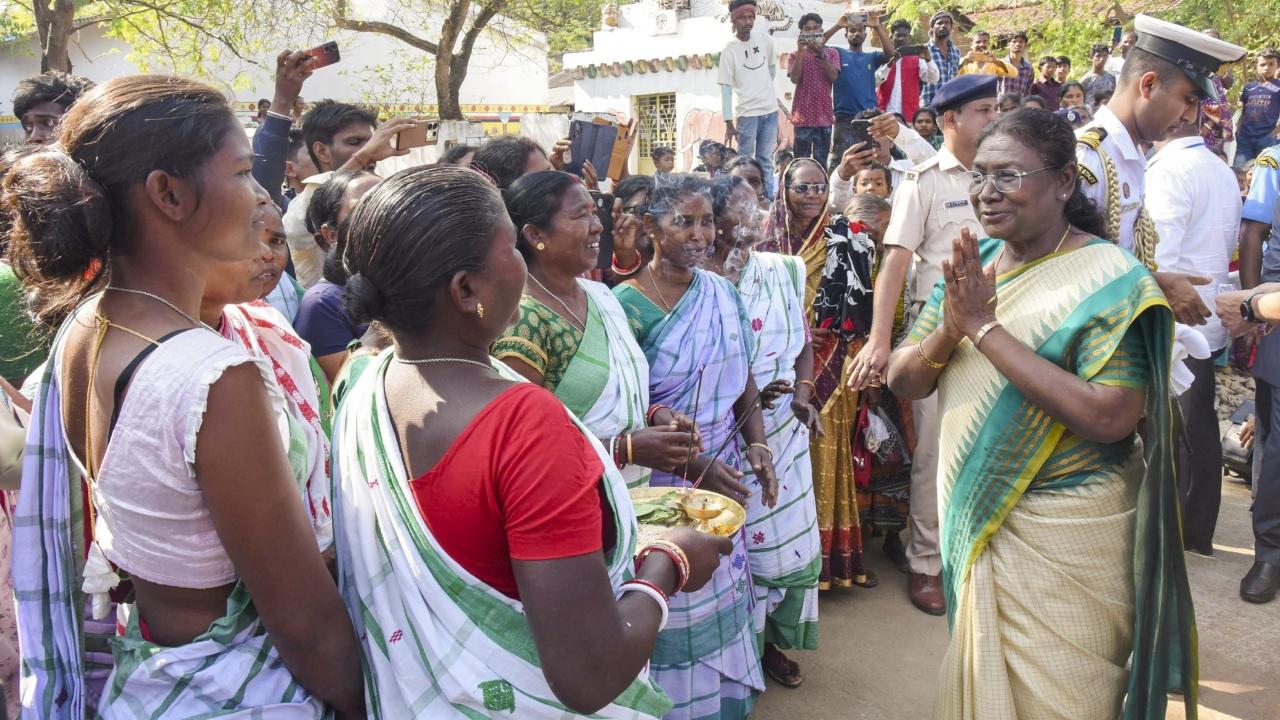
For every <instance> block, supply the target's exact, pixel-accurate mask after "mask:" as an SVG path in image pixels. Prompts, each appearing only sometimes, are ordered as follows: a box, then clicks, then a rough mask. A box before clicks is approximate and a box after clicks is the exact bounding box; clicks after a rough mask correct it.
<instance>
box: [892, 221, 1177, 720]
mask: <svg viewBox="0 0 1280 720" xmlns="http://www.w3.org/2000/svg"><path fill="white" fill-rule="evenodd" d="M1002 244H1003V243H1002V242H1001V241H998V240H991V239H988V240H985V241H983V243H982V246H981V254H982V260H983V263H984V264H987V263H990V262H991V261H992V260H993V259H994V258H995V257H996V255H997V254H998V252H999V251H1000V248H1001V246H1002ZM1068 255H1069V256H1070V258H1069V259H1068V258H1067V256H1068ZM1061 263H1071V264H1070V265H1069V266H1065V267H1064V266H1062V265H1061ZM1055 266H1056V267H1055ZM1037 271H1044V272H1049V273H1053V274H1054V277H1055V279H1056V280H1057V281H1059V282H1061V283H1062V284H1061V285H1060V286H1058V287H1056V288H1054V290H1055V291H1056V292H1057V293H1060V294H1058V295H1057V297H1055V298H1047V297H1045V296H1043V295H1041V296H1039V297H1037V298H1027V301H1029V302H1038V303H1040V304H1041V305H1043V303H1045V302H1046V301H1047V300H1056V301H1057V302H1058V307H1057V308H1052V309H1049V310H1047V311H1044V312H1036V313H1034V314H1035V315H1036V316H1037V318H1038V322H1040V323H1042V326H1041V327H1040V328H1038V332H1031V333H1029V334H1030V335H1032V336H1034V337H1036V338H1037V339H1038V340H1039V341H1038V342H1036V341H1034V340H1033V341H1032V342H1033V344H1034V346H1035V347H1036V352H1037V353H1038V354H1039V355H1040V356H1042V357H1045V358H1047V359H1049V360H1051V361H1053V362H1054V363H1055V364H1057V365H1058V366H1059V367H1072V366H1073V365H1074V367H1073V368H1072V369H1073V371H1074V372H1075V374H1077V375H1078V376H1079V377H1081V378H1083V379H1085V380H1089V379H1091V378H1094V377H1095V376H1097V375H1098V373H1099V371H1101V370H1102V368H1103V367H1104V366H1105V365H1106V364H1107V362H1108V360H1110V359H1111V357H1112V355H1113V354H1114V353H1115V351H1116V349H1117V348H1118V347H1119V346H1120V342H1121V340H1122V339H1123V338H1124V337H1125V334H1126V332H1128V330H1129V329H1130V328H1131V327H1133V328H1136V329H1137V330H1138V332H1139V333H1140V335H1141V340H1142V343H1143V345H1144V348H1145V350H1146V354H1147V357H1148V359H1149V361H1150V362H1151V367H1150V369H1149V370H1150V372H1149V384H1148V387H1147V397H1146V411H1145V417H1144V422H1143V425H1142V428H1141V434H1142V438H1143V448H1144V456H1145V457H1144V459H1145V461H1146V470H1145V472H1144V475H1143V479H1142V483H1141V486H1140V489H1139V493H1138V501H1137V520H1136V524H1135V533H1134V591H1135V592H1134V599H1135V633H1134V650H1133V655H1132V658H1131V672H1130V678H1129V683H1128V692H1127V699H1126V701H1125V710H1124V717H1125V718H1126V719H1131V718H1163V717H1164V713H1165V705H1166V703H1167V693H1168V691H1169V690H1171V689H1181V690H1183V692H1184V697H1185V700H1186V704H1187V707H1188V712H1189V713H1190V715H1189V716H1188V717H1194V714H1195V710H1194V708H1195V704H1196V685H1197V680H1198V678H1197V666H1196V630H1195V620H1194V611H1193V608H1192V603H1191V594H1190V587H1189V584H1188V582H1187V575H1186V567H1185V562H1184V559H1183V555H1182V541H1181V528H1180V525H1179V514H1178V507H1177V503H1178V500H1177V494H1176V488H1175V486H1174V482H1173V479H1174V473H1173V443H1172V437H1173V436H1172V429H1171V428H1172V404H1171V398H1170V390H1169V382H1168V379H1169V370H1170V364H1171V357H1172V354H1171V347H1172V342H1173V315H1172V312H1171V310H1170V308H1169V305H1168V303H1167V302H1166V300H1165V299H1164V295H1163V293H1162V292H1161V290H1160V288H1159V286H1158V285H1157V284H1156V282H1155V279H1154V278H1153V277H1152V276H1151V274H1150V273H1149V272H1147V270H1146V269H1145V268H1143V267H1142V265H1141V264H1139V263H1138V262H1137V260H1136V259H1134V258H1133V257H1132V256H1131V255H1130V254H1128V253H1126V252H1124V251H1122V250H1120V249H1118V248H1116V247H1115V246H1114V245H1112V244H1111V243H1108V242H1106V241H1105V240H1095V241H1094V242H1092V243H1090V244H1089V245H1087V246H1086V247H1085V248H1081V249H1079V250H1076V251H1073V252H1069V253H1058V254H1053V255H1050V256H1047V257H1046V258H1043V259H1041V260H1039V261H1037V262H1035V263H1031V264H1029V265H1027V266H1025V267H1023V268H1020V269H1018V270H1017V271H1014V272H1012V273H1008V274H1006V275H1002V276H1001V277H999V278H997V287H998V289H999V290H1000V291H1005V290H1007V289H1010V288H1011V287H1013V286H1014V285H1015V284H1016V283H1018V282H1019V281H1027V280H1029V279H1030V278H1031V277H1032V276H1031V274H1032V273H1035V272H1037ZM1040 279H1041V280H1043V279H1044V278H1043V277H1042V278H1040ZM1072 285H1074V286H1075V287H1071V286H1072ZM943 294H944V293H943V290H942V287H941V286H939V287H938V288H936V289H935V291H934V297H933V298H932V299H931V300H930V302H929V303H928V305H927V306H926V307H925V309H924V311H923V312H922V316H921V320H920V322H919V323H918V324H917V327H916V330H915V331H913V333H912V338H911V340H910V341H909V342H918V341H919V339H920V337H922V336H923V335H924V334H925V333H927V332H928V329H930V328H932V327H935V326H937V325H938V324H939V323H940V322H941V316H942V312H943V310H942V305H943V303H942V296H943ZM1001 294H1002V295H1003V294H1004V293H1003V292H1002V293H1001ZM1001 300H1002V306H1003V305H1004V303H1003V301H1004V297H1002V298H1001ZM997 312H998V315H1000V314H1001V313H1000V312H999V311H997ZM1015 312H1016V308H1015ZM1086 327H1089V328H1090V329H1091V331H1092V332H1091V333H1090V334H1089V337H1088V338H1086V339H1083V340H1082V330H1084V329H1085V328H1086ZM1015 334H1018V335H1020V339H1024V341H1026V339H1025V338H1023V337H1021V334H1020V333H1017V332H1015ZM1082 341H1083V342H1085V343H1087V346H1083V347H1082V346H1080V345H1079V343H1080V342H1082ZM966 346H967V347H966ZM965 351H969V352H972V353H974V354H976V350H974V349H973V348H972V347H971V346H970V345H969V344H968V343H967V342H966V343H965V344H964V345H962V347H961V350H960V351H959V352H958V353H957V355H958V356H960V354H961V353H964V352H965ZM979 357H980V356H979ZM982 362H985V359H982ZM956 365H957V363H956V362H955V359H953V361H952V367H951V368H949V370H951V371H954V370H955V369H956V368H955V366H956ZM997 377H998V376H997ZM945 382H946V380H945V379H944V380H943V381H942V382H941V383H940V385H945ZM984 390H985V395H986V400H987V402H988V403H989V410H988V411H987V412H985V413H981V416H980V417H972V418H963V417H961V418H959V419H960V421H961V422H965V421H966V420H967V427H966V428H964V429H962V430H961V431H960V432H961V435H960V441H959V442H957V443H955V446H954V447H952V448H950V450H951V452H950V453H947V449H946V448H944V449H943V453H944V455H943V456H942V457H941V458H940V463H939V475H940V477H939V482H940V483H941V484H942V487H943V494H944V503H943V509H942V510H941V513H942V518H941V519H942V556H943V570H944V572H943V587H944V591H945V594H946V598H947V607H948V611H949V615H948V620H949V622H954V612H955V608H956V603H957V601H958V593H959V589H960V588H961V586H962V585H963V583H964V582H965V580H966V578H967V577H968V575H969V572H970V570H971V569H972V567H973V565H974V563H975V562H976V560H977V558H978V557H979V555H980V554H981V553H982V552H983V550H984V549H985V548H986V546H987V543H988V542H989V541H990V540H991V538H992V536H994V535H995V533H996V532H997V531H998V530H999V529H1000V527H1001V526H1002V524H1003V523H1004V521H1005V519H1006V518H1007V517H1008V515H1009V513H1010V511H1011V510H1012V509H1013V507H1014V506H1015V505H1016V504H1017V502H1018V501H1019V499H1020V498H1021V497H1022V495H1023V494H1024V493H1025V492H1026V491H1027V490H1028V488H1029V487H1030V486H1031V484H1032V482H1033V481H1034V480H1035V479H1036V478H1037V476H1038V475H1039V474H1040V471H1041V470H1042V468H1043V467H1044V465H1045V463H1046V462H1047V461H1048V460H1049V459H1050V457H1051V456H1052V455H1053V453H1054V451H1055V449H1056V447H1057V445H1058V442H1059V441H1060V440H1061V439H1062V437H1063V434H1064V433H1065V430H1066V429H1065V427H1064V426H1062V425H1061V424H1060V423H1058V422H1056V421H1053V420H1052V419H1051V418H1049V417H1048V416H1047V415H1045V414H1044V413H1043V412H1042V411H1040V410H1039V409H1038V408H1037V407H1035V406H1034V405H1032V404H1031V403H1029V402H1028V401H1027V400H1026V399H1025V398H1024V397H1023V396H1022V394H1021V393H1020V392H1019V391H1018V390H1017V389H1016V388H1014V387H1013V386H1012V385H1011V384H1009V383H1007V381H1005V380H1004V379H1003V378H1002V377H998V379H997V381H996V382H995V383H994V384H992V385H991V386H990V387H988V388H985V389H984ZM944 434H945V433H944ZM945 444H946V443H944V445H945Z"/></svg>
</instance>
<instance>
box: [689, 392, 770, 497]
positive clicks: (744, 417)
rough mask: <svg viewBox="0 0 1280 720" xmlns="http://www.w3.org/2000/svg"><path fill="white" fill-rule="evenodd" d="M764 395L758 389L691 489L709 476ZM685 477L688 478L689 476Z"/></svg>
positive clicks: (695, 487)
mask: <svg viewBox="0 0 1280 720" xmlns="http://www.w3.org/2000/svg"><path fill="white" fill-rule="evenodd" d="M763 395H764V390H757V391H756V399H755V400H752V401H751V404H750V405H749V406H747V411H746V412H745V413H743V414H742V417H741V418H738V422H737V423H736V424H735V425H734V426H733V430H731V431H730V432H729V436H728V437H726V438H725V439H724V442H723V443H721V444H720V449H719V450H716V452H715V454H714V455H712V456H711V462H709V463H707V466H706V467H704V468H702V474H701V475H699V476H698V479H697V480H695V481H694V483H693V485H690V486H689V490H695V489H697V487H698V485H700V484H701V483H702V479H703V478H705V477H706V476H707V473H708V472H710V470H711V466H713V465H715V464H716V461H717V460H719V459H720V453H723V452H724V449H725V448H727V447H729V443H731V442H733V439H734V438H735V437H737V436H738V432H739V431H740V430H742V428H743V426H744V425H746V424H747V421H748V420H750V419H751V414H752V413H754V412H755V411H756V408H758V407H759V406H760V398H761V396H763ZM685 479H686V480H687V479H688V478H685Z"/></svg>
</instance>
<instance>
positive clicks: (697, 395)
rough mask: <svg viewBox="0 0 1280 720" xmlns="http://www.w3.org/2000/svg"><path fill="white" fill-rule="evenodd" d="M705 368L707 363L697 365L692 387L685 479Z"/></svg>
mask: <svg viewBox="0 0 1280 720" xmlns="http://www.w3.org/2000/svg"><path fill="white" fill-rule="evenodd" d="M706 369H707V364H706V363H703V364H701V365H699V366H698V384H697V385H696V386H694V388H693V417H692V418H690V419H691V420H692V422H690V423H689V425H690V427H689V455H688V456H687V457H685V459H684V475H685V479H686V480H687V479H689V463H691V462H693V435H694V433H696V432H697V431H698V407H699V406H700V405H701V404H702V375H703V373H704V372H705V371H706Z"/></svg>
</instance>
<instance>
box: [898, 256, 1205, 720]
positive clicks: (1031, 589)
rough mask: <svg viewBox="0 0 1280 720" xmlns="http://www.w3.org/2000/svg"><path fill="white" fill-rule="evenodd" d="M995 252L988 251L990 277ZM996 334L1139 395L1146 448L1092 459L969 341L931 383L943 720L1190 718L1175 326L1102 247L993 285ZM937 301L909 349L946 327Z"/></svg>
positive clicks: (1158, 300) (1138, 439)
mask: <svg viewBox="0 0 1280 720" xmlns="http://www.w3.org/2000/svg"><path fill="white" fill-rule="evenodd" d="M1001 246H1002V242H1001V241H999V240H991V239H988V240H984V241H983V242H982V244H981V253H982V258H983V262H984V263H990V262H991V261H992V260H993V259H994V258H995V257H996V255H997V254H998V253H999V250H1000V248H1001ZM997 295H998V297H999V306H998V309H997V311H996V315H997V317H998V319H999V320H1000V322H1001V323H1002V324H1003V326H1004V327H1005V329H1007V330H1008V331H1009V332H1010V333H1012V334H1013V335H1014V336H1015V337H1017V338H1018V339H1019V340H1021V341H1022V342H1023V343H1024V344H1026V345H1028V346H1029V347H1032V348H1035V349H1036V352H1037V353H1038V354H1039V355H1040V356H1041V357H1044V358H1046V359H1049V360H1050V361H1052V362H1053V363H1054V364H1055V365H1057V366H1059V367H1061V368H1064V369H1066V370H1068V371H1070V372H1072V373H1074V374H1075V375H1077V376H1078V377H1080V378H1083V379H1085V380H1088V381H1089V382H1091V383H1097V384H1103V385H1113V386H1121V387H1131V388H1135V389H1143V390H1145V393H1146V411H1145V415H1144V418H1143V421H1142V423H1141V425H1140V432H1139V433H1135V434H1134V436H1133V437H1131V438H1129V439H1126V440H1124V441H1122V442H1119V443H1110V444H1102V443H1095V442H1091V441H1087V440H1084V439H1082V438H1080V437H1078V436H1075V435H1073V434H1072V433H1070V432H1069V431H1067V429H1066V428H1065V427H1064V426H1063V425H1062V424H1060V423H1058V422H1056V421H1054V420H1053V419H1052V418H1050V417H1049V416H1048V415H1047V414H1046V413H1044V412H1043V411H1042V410H1040V409H1039V408H1038V407H1037V406H1035V405H1033V404H1032V403H1030V402H1029V401H1028V400H1027V399H1026V398H1024V397H1023V396H1022V394H1021V393H1020V392H1019V391H1018V390H1017V389H1016V388H1014V387H1013V386H1012V384H1011V383H1009V382H1008V380H1007V379H1006V378H1005V377H1003V376H1002V375H1001V374H1000V373H999V372H997V371H996V369H995V367H994V366H993V365H992V364H991V363H990V361H988V360H987V359H986V357H985V356H983V355H982V354H981V353H980V352H978V350H977V349H976V348H974V347H973V345H972V343H970V342H968V341H964V342H962V343H961V345H960V347H959V348H958V349H957V350H956V352H955V354H954V355H953V357H952V358H951V360H950V362H949V364H948V366H947V369H946V370H945V371H944V372H943V374H942V376H941V377H940V379H939V383H938V391H939V412H941V413H943V423H942V426H943V429H942V437H941V442H940V450H939V458H940V461H939V468H938V472H939V488H940V494H941V498H940V499H941V504H940V506H939V507H940V511H939V512H940V520H941V530H942V558H943V585H944V589H945V592H946V597H947V609H948V612H949V618H948V619H949V621H950V623H951V631H952V638H951V645H950V647H949V649H948V651H947V656H946V659H945V660H944V662H943V669H942V676H941V681H940V684H939V685H940V690H939V695H938V703H937V706H936V708H935V716H936V717H937V718H945V719H947V720H951V719H953V718H955V719H959V718H964V719H974V720H978V719H980V720H1002V719H1008V720H1014V719H1015V718H1021V719H1022V720H1026V719H1027V718H1047V717H1054V718H1058V717H1063V718H1115V717H1124V718H1126V719H1136V718H1152V719H1154V718H1164V716H1165V706H1166V703H1167V693H1168V691H1169V690H1171V689H1182V690H1183V691H1184V699H1185V702H1186V706H1187V717H1189V718H1194V717H1195V707H1196V682H1197V669H1196V633H1195V620H1194V613H1193V609H1192V605H1191V595H1190V590H1189V587H1188V584H1187V576H1186V568H1185V565H1184V563H1183V556H1182V544H1181V536H1180V528H1179V524H1178V523H1179V521H1178V508H1177V496H1176V493H1175V488H1174V474H1173V455H1172V432H1171V429H1170V428H1171V416H1170V413H1171V409H1170V397H1169V388H1168V377H1169V364H1170V358H1171V346H1172V345H1171V344H1172V334H1173V316H1172V313H1171V311H1170V309H1169V306H1168V304H1167V303H1166V301H1165V299H1164V296H1163V295H1162V293H1161V291H1160V288H1159V286H1157V284H1156V282H1155V279H1154V278H1153V277H1152V276H1151V274H1150V273H1148V272H1147V271H1146V269H1144V268H1143V267H1142V265H1141V264H1139V263H1138V262H1137V260H1135V259H1134V258H1133V256H1132V255H1130V254H1129V253H1127V252H1124V251H1122V250H1120V249H1119V248H1117V247H1116V246H1115V245H1113V244H1111V243H1109V242H1106V241H1105V240H1095V241H1093V242H1092V243H1090V244H1088V245H1086V246H1085V247H1083V248H1080V249H1078V250H1075V251H1069V252H1065V253H1057V254H1053V255H1050V256H1048V257H1046V258H1043V259H1041V260H1039V261H1037V262H1034V263H1031V264H1029V265H1027V266H1024V267H1022V268H1019V269H1018V270H1015V271H1014V272H1011V273H1009V274H1007V275H1003V276H1001V277H999V278H998V279H997ZM942 297H943V291H942V288H941V286H940V287H939V288H938V289H937V290H935V292H934V296H933V297H932V298H931V299H930V301H929V303H928V305H927V306H926V307H925V309H924V311H923V312H922V314H921V317H920V320H919V322H918V323H917V325H916V327H915V329H914V330H913V332H912V336H911V339H910V340H909V342H912V343H914V342H918V341H919V340H920V338H922V337H924V336H925V335H926V334H928V333H929V332H931V331H932V330H933V329H934V328H935V327H936V326H937V325H938V324H939V323H940V322H941V313H942V312H943V310H942V309H941V308H942V304H943V303H942Z"/></svg>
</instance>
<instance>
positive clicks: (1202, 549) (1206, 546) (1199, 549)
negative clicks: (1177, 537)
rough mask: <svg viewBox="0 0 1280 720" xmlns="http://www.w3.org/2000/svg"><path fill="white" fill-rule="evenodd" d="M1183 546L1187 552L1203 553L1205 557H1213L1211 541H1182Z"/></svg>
mask: <svg viewBox="0 0 1280 720" xmlns="http://www.w3.org/2000/svg"><path fill="white" fill-rule="evenodd" d="M1183 547H1184V548H1185V549H1186V551H1187V552H1189V553H1195V554H1197V555H1204V556H1205V557H1213V543H1211V542H1208V543H1190V542H1184V543H1183Z"/></svg>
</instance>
